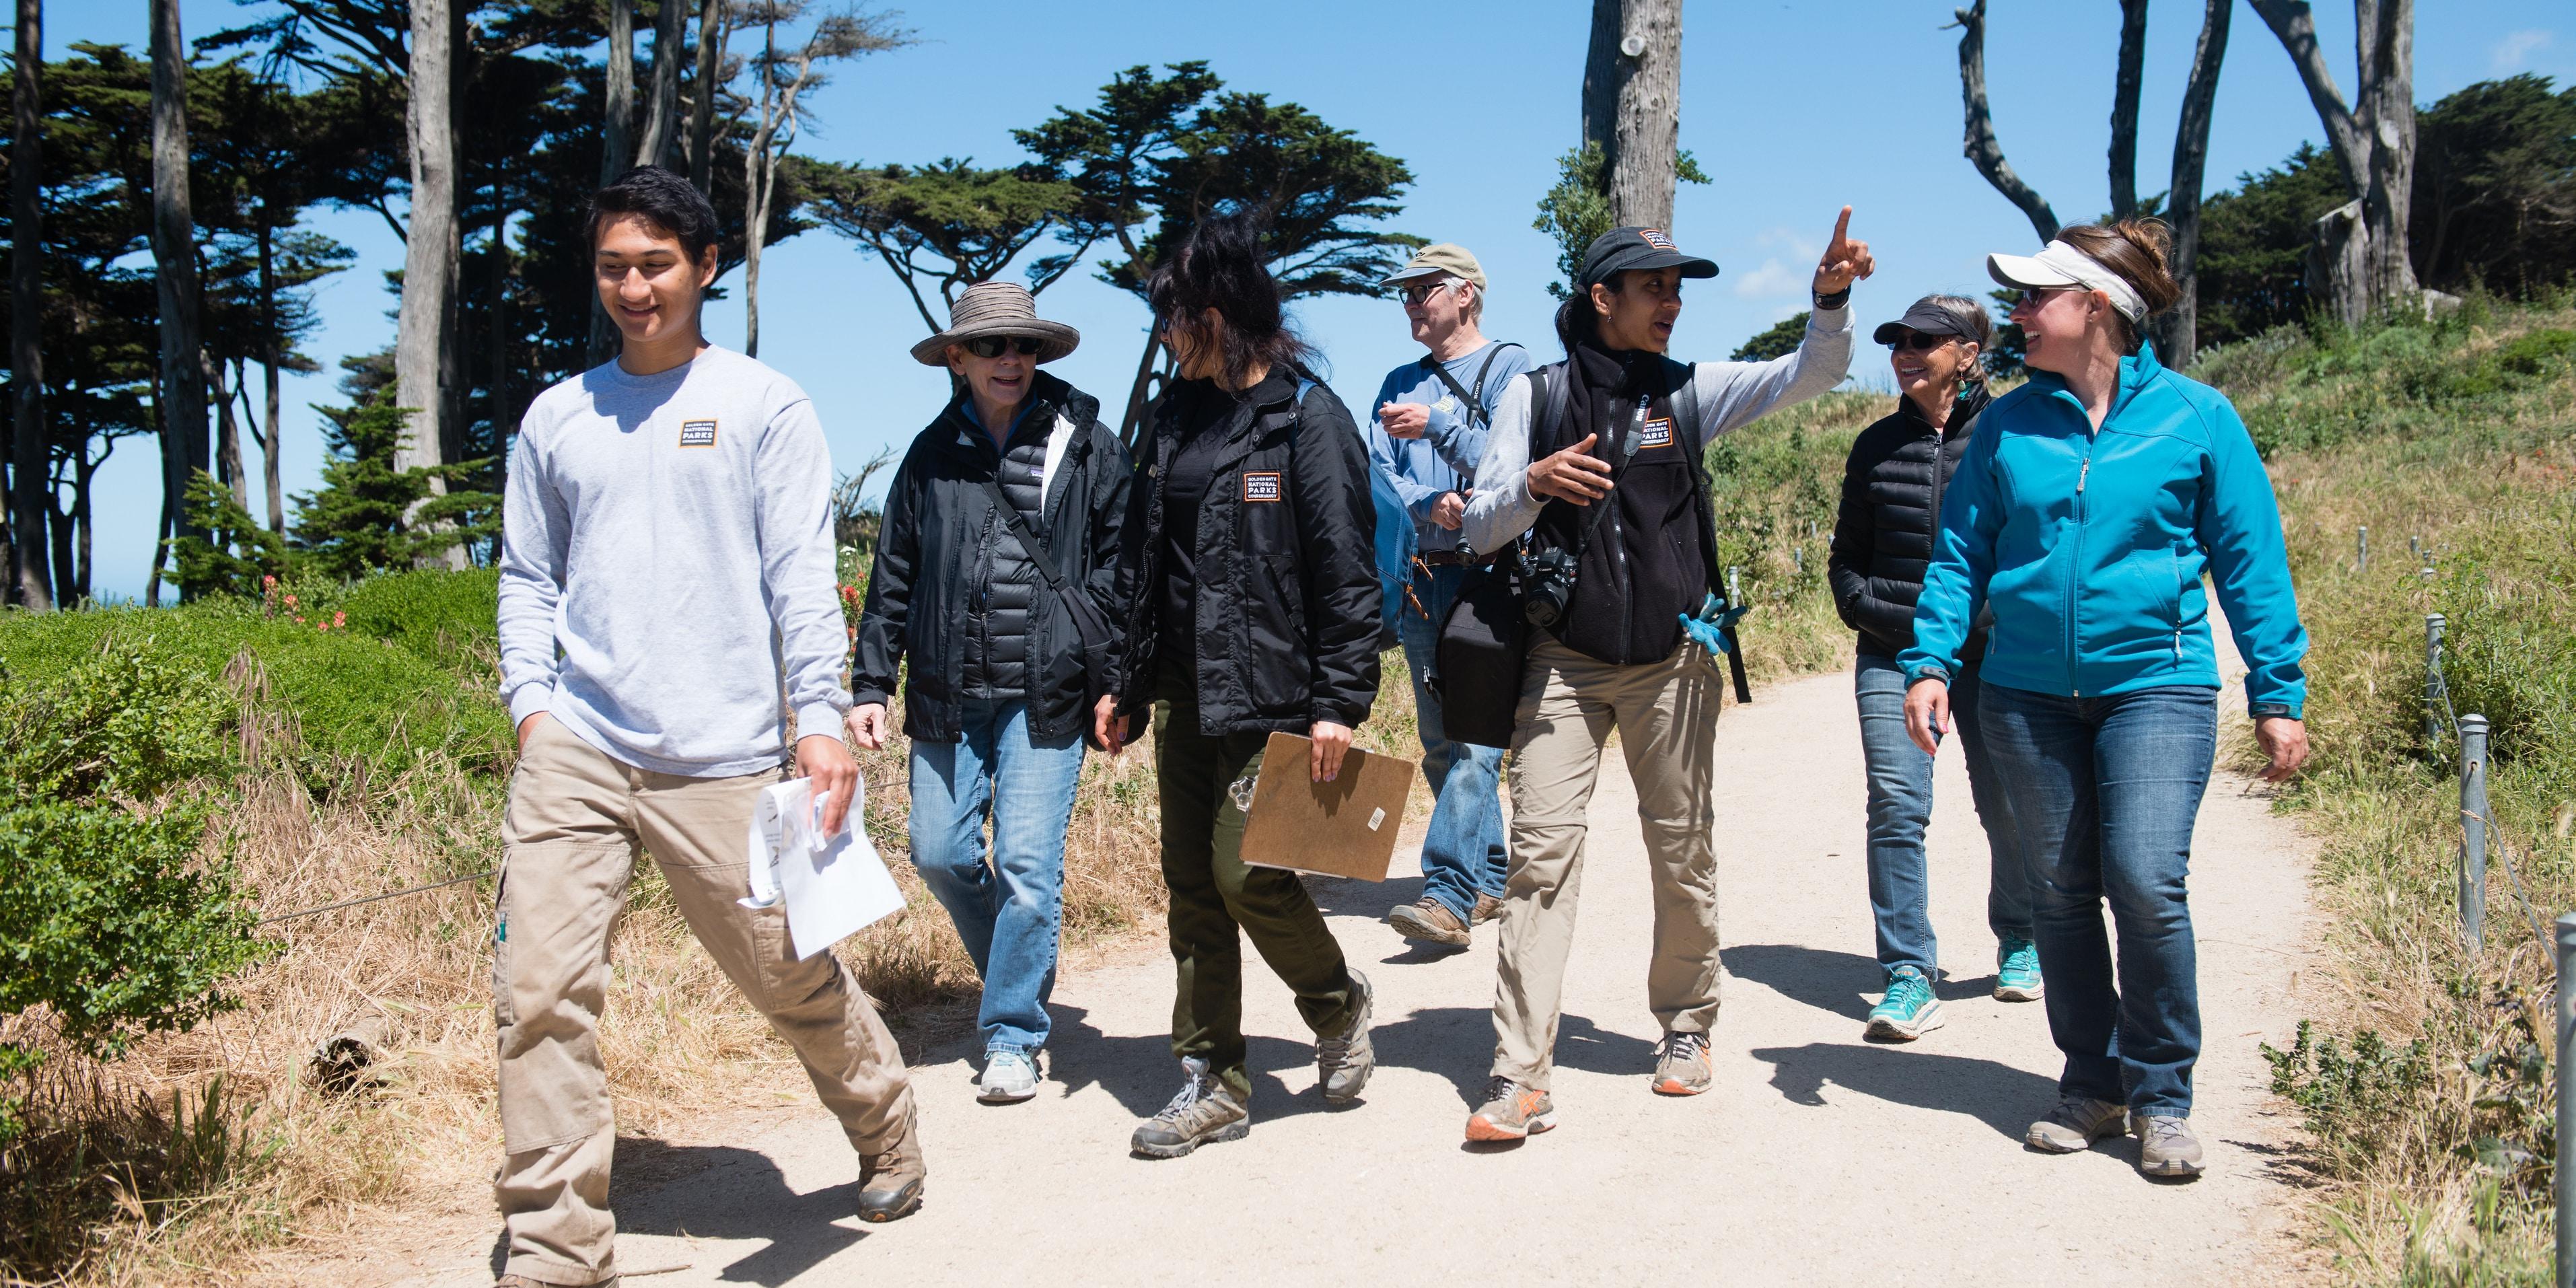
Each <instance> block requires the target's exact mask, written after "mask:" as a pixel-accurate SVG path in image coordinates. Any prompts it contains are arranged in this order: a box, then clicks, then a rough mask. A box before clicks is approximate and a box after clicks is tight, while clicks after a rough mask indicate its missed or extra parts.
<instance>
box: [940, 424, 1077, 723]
mask: <svg viewBox="0 0 2576 1288" xmlns="http://www.w3.org/2000/svg"><path fill="white" fill-rule="evenodd" d="M1033 392H1034V391H1033ZM949 407H950V409H951V410H952V411H953V412H954V413H955V419H957V420H960V421H965V422H966V423H965V424H964V425H963V426H961V427H960V428H961V432H962V433H963V434H964V436H965V437H966V438H968V439H970V440H972V441H973V442H974V444H975V445H976V446H977V447H979V448H984V449H987V450H989V449H990V448H991V447H992V442H993V436H992V435H991V434H990V433H987V432H986V431H985V430H984V429H983V428H982V427H980V426H977V425H976V424H974V422H973V421H972V420H969V419H968V418H967V416H966V414H965V412H966V407H965V404H964V403H962V402H958V403H950V404H949ZM1046 410H1047V408H1046V406H1044V405H1043V404H1039V405H1034V406H1032V407H1031V408H1030V410H1029V413H1028V414H1027V415H1024V416H1022V417H1021V418H1020V423H1019V426H1018V428H1017V429H1016V430H1015V431H1014V432H1013V433H1012V435H1011V441H1010V445H1009V447H1008V449H1007V450H1005V451H1003V452H1002V453H1001V459H1000V461H999V463H998V468H997V470H996V474H997V481H998V482H1000V484H1001V485H1002V497H1003V499H1005V500H1007V501H1009V502H1010V503H1011V508H1012V509H1013V510H1015V511H1018V512H1019V516H1020V520H1021V522H1023V523H1026V524H1028V525H1029V527H1031V528H1033V529H1039V530H1041V531H1042V530H1043V528H1042V527H1041V525H1042V524H1043V522H1044V521H1045V519H1046V516H1045V515H1044V514H1043V513H1041V512H1040V511H1041V510H1042V508H1043V507H1044V505H1045V500H1046V489H1045V483H1044V479H1045V475H1046V455H1047V439H1048V437H1049V436H1050V434H1051V433H1052V432H1053V430H1054V429H1055V418H1054V417H1052V416H1048V417H1046V418H1044V419H1040V414H1041V413H1043V412H1045V411H1046ZM975 564H976V566H975V571H974V574H973V577H972V579H971V581H970V583H969V584H970V585H971V586H972V590H971V591H970V592H969V593H968V596H967V600H966V637H965V639H963V640H961V641H959V644H960V646H961V647H962V648H963V649H964V651H965V661H964V665H963V666H962V667H961V668H960V670H959V681H958V682H959V692H961V693H963V694H965V695H966V696H967V697H969V698H980V699H986V700H990V701H996V702H1016V701H1019V700H1020V699H1021V698H1023V697H1025V696H1027V690H1028V658H1029V625H1030V620H1029V606H1030V604H1031V602H1032V601H1034V600H1035V599H1036V598H1037V593H1038V570H1037V565H1035V564H1033V563H1031V562H1030V561H1029V555H1028V551H1027V550H1025V549H1023V548H1022V547H1021V546H1020V543H1019V541H1018V540H1017V539H1016V538H1014V537H1013V536H1012V535H1011V524H1010V520H1009V518H1008V517H1006V516H1005V515H1003V514H1002V513H1001V512H1000V511H999V510H995V509H992V508H990V507H987V508H986V509H985V511H984V530H983V533H982V534H981V536H980V537H979V538H978V539H977V555H976V560H975Z"/></svg>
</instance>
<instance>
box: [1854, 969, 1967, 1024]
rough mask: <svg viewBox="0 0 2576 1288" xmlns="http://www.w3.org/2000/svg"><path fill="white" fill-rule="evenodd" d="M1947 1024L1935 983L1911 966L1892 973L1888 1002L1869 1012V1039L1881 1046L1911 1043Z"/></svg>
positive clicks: (1888, 979) (1883, 1001)
mask: <svg viewBox="0 0 2576 1288" xmlns="http://www.w3.org/2000/svg"><path fill="white" fill-rule="evenodd" d="M1948 1022H1949V1021H1947V1020H1945V1019H1943V1018H1942V1017H1941V999H1939V998H1937V997H1934V996H1932V981H1930V980H1928V979H1925V978H1924V977H1923V972H1921V971H1919V970H1916V969H1915V968H1913V967H1911V966H1899V967H1897V968H1896V969H1895V970H1893V971H1891V972H1889V973H1888V976H1887V996H1886V998H1884V999H1883V1000H1881V1001H1880V1002H1879V1004H1878V1005H1876V1006H1873V1007H1871V1008H1869V1036H1871V1037H1873V1038H1876V1039H1878V1040H1879V1041H1881V1042H1911V1041H1913V1040H1914V1039H1916V1038H1919V1037H1921V1036H1923V1035H1924V1034H1926V1033H1929V1032H1931V1031H1932V1030H1934V1029H1937V1028H1939V1027H1941V1026H1942V1025H1943V1024H1946V1023H1948Z"/></svg>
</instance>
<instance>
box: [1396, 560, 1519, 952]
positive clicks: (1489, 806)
mask: <svg viewBox="0 0 2576 1288" xmlns="http://www.w3.org/2000/svg"><path fill="white" fill-rule="evenodd" d="M1466 580H1467V570H1466V569H1465V568H1462V567H1459V566H1457V565H1455V564H1451V565H1448V566H1445V567H1439V568H1430V569H1422V568H1416V569H1414V570H1413V597H1414V598H1415V599H1418V600H1420V601H1422V610H1423V611H1421V612H1417V611H1415V609H1414V606H1413V604H1412V603H1411V602H1409V601H1408V602H1407V603H1406V604H1405V605H1404V611H1403V612H1402V613H1401V614H1400V616H1399V624H1398V626H1397V634H1399V635H1401V636H1402V637H1403V639H1404V660H1405V662H1406V663H1408V666H1407V667H1406V669H1407V670H1410V671H1412V672H1413V710H1414V714H1415V719H1416V721H1417V723H1419V724H1420V725H1421V727H1422V778H1423V781H1424V782H1427V783H1429V784H1430V785H1431V827H1430V830H1429V831H1428V832H1426V833H1425V834H1424V836H1423V838H1422V892H1423V893H1424V894H1427V895H1429V896H1431V897H1432V898H1434V899H1437V900H1439V901H1440V902H1441V903H1442V905H1444V906H1446V907H1447V908H1448V909H1449V911H1451V912H1454V913H1456V914H1458V920H1460V921H1466V920H1467V919H1468V915H1469V914H1470V913H1472V912H1474V911H1475V908H1476V896H1477V895H1480V894H1489V895H1492V896H1494V897H1495V898H1497V899H1499V898H1502V897H1503V873H1504V870H1505V869H1506V868H1507V867H1509V866H1510V854H1511V851H1510V850H1508V849H1507V848H1505V846H1504V844H1503V803H1502V798H1501V797H1500V796H1499V795H1498V794H1497V792H1498V791H1499V789H1500V787H1501V783H1502V777H1503V751H1502V748H1500V747H1478V746H1475V745H1473V744H1471V743H1464V742H1451V741H1449V739H1447V738H1446V737H1444V736H1442V734H1441V732H1440V697H1439V695H1437V694H1435V693H1433V692H1432V691H1431V685H1430V683H1429V682H1428V678H1427V677H1429V675H1430V674H1431V669H1432V667H1433V665H1434V664H1435V663H1436V661H1437V659H1438V657H1439V652H1440V621H1441V619H1442V618H1444V617H1447V616H1448V615H1449V605H1451V604H1453V603H1455V602H1457V599H1458V588H1459V586H1461V585H1463V584H1464V583H1465V582H1466ZM1424 612H1427V613H1429V614H1430V615H1429V616H1427V617H1426V616H1424V615H1423V614H1424Z"/></svg>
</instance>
